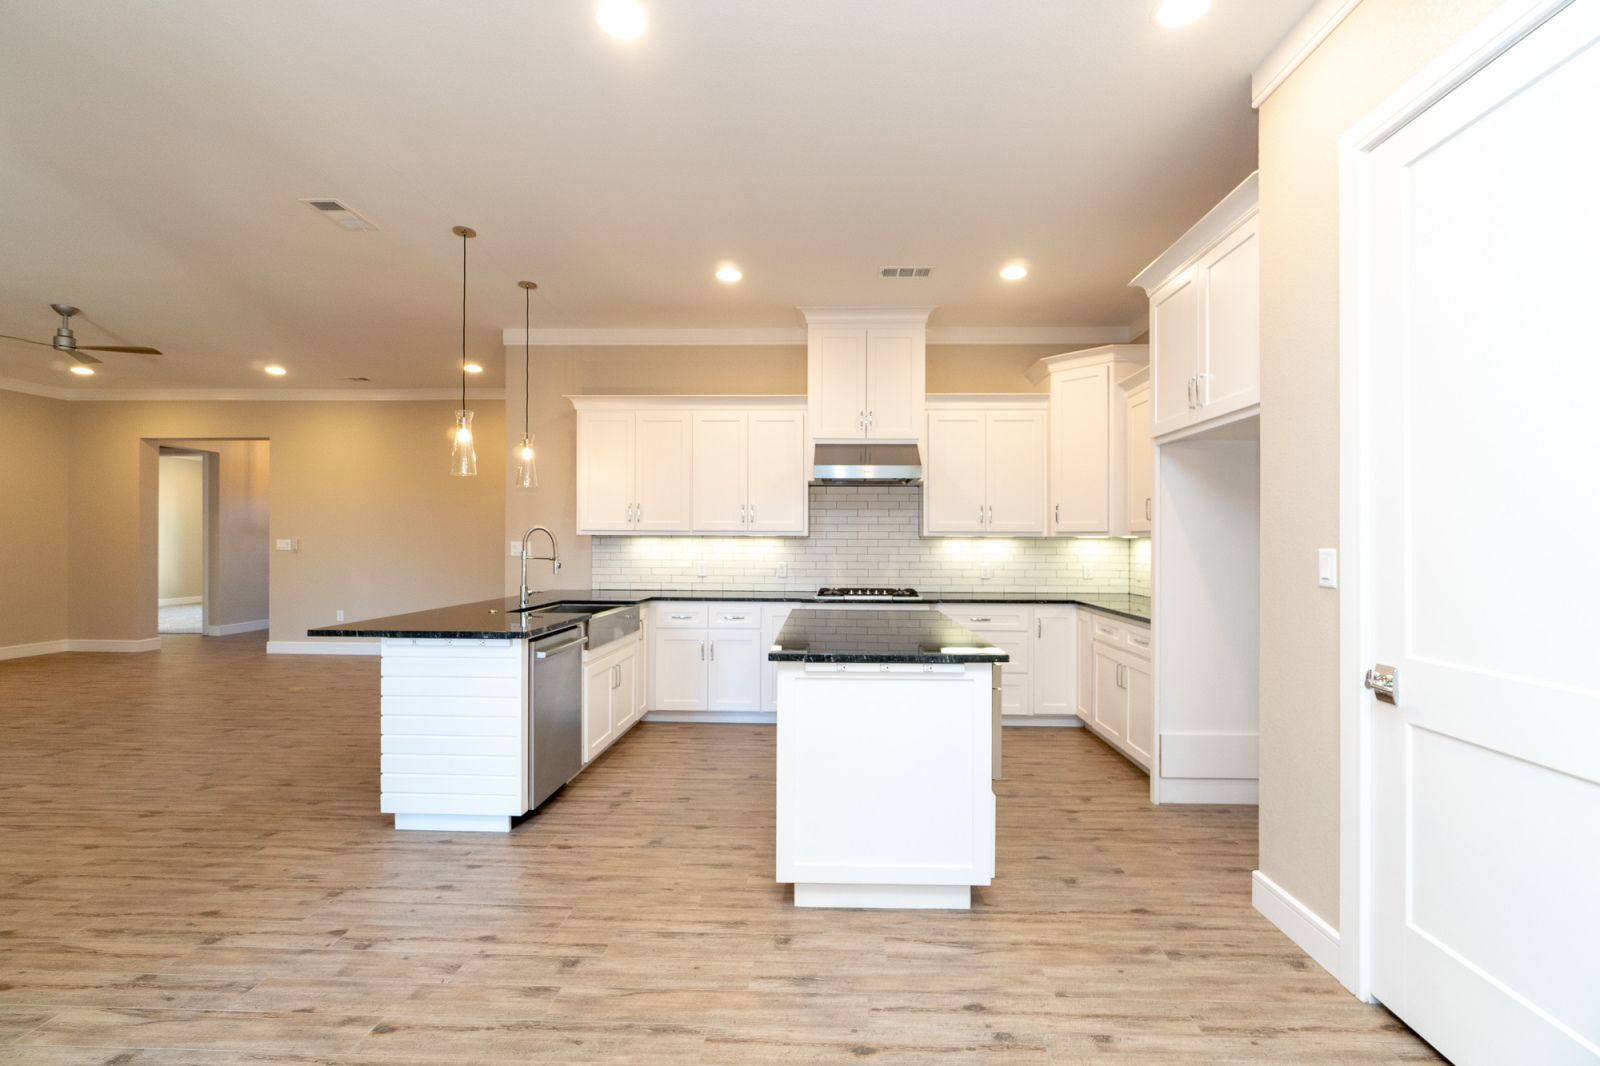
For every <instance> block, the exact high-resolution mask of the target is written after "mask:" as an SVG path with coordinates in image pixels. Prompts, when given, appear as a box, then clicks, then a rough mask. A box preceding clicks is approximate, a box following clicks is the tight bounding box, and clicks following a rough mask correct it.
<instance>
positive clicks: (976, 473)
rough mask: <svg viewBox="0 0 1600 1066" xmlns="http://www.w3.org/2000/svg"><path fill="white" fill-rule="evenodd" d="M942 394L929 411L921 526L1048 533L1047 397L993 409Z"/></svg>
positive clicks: (978, 400)
mask: <svg viewBox="0 0 1600 1066" xmlns="http://www.w3.org/2000/svg"><path fill="white" fill-rule="evenodd" d="M986 402H987V403H993V402H994V401H993V398H992V397H991V398H988V399H987V401H986V400H985V398H983V397H972V398H941V399H940V400H938V401H936V402H935V403H934V404H932V405H930V407H929V410H928V436H927V439H928V445H927V462H926V466H925V469H924V476H923V501H924V507H923V531H924V533H926V534H929V535H940V534H954V535H981V534H993V535H997V536H1038V535H1042V534H1043V533H1044V532H1045V514H1044V495H1045V443H1046V412H1045V410H1044V401H1043V400H1037V401H1036V400H1032V399H1029V400H1016V401H1009V402H1008V403H1007V404H1006V406H1002V407H989V406H985V403H986Z"/></svg>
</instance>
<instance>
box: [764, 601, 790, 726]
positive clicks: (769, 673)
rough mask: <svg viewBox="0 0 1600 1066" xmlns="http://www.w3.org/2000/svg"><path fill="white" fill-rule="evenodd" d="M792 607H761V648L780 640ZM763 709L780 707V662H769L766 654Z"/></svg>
mask: <svg viewBox="0 0 1600 1066" xmlns="http://www.w3.org/2000/svg"><path fill="white" fill-rule="evenodd" d="M793 609H794V608H792V607H763V608H762V609H761V648H762V649H763V651H764V650H765V649H768V648H771V647H772V645H773V644H775V643H776V642H777V640H778V632H779V631H780V630H781V629H783V623H784V622H786V621H788V620H789V612H790V611H791V610H793ZM761 709H762V710H763V711H776V710H777V709H778V664H777V663H774V662H768V661H767V657H766V655H765V654H762V655H761Z"/></svg>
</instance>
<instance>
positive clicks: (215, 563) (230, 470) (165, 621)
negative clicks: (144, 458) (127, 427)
mask: <svg viewBox="0 0 1600 1066" xmlns="http://www.w3.org/2000/svg"><path fill="white" fill-rule="evenodd" d="M146 443H147V444H148V445H153V446H154V448H155V451H156V453H157V455H156V467H157V476H156V479H155V481H156V486H155V487H156V497H157V498H156V500H155V501H154V502H155V504H156V507H155V511H156V524H157V530H156V532H157V536H156V538H155V542H156V552H155V554H156V558H155V559H154V560H149V561H148V562H147V563H146V565H151V564H152V563H153V564H154V565H153V566H152V569H153V570H154V571H155V574H154V577H155V584H156V597H155V600H156V604H155V608H156V631H157V632H158V633H161V634H163V635H166V634H190V635H197V636H207V637H222V636H232V635H234V634H237V633H249V632H254V631H257V630H264V629H266V628H267V626H268V620H269V611H268V566H269V561H270V558H271V555H270V550H269V549H270V547H271V545H270V542H269V540H268V517H269V507H268V497H267V488H268V478H269V458H270V452H269V444H268V442H267V441H265V440H221V439H206V440H195V439H170V438H169V439H162V440H150V441H147V442H146ZM147 484H148V483H147ZM147 559H148V557H147Z"/></svg>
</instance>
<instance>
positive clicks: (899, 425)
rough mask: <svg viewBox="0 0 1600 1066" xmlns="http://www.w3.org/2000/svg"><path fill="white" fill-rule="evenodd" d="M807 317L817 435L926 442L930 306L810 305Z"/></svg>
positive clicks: (811, 411)
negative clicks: (882, 308) (859, 307)
mask: <svg viewBox="0 0 1600 1066" xmlns="http://www.w3.org/2000/svg"><path fill="white" fill-rule="evenodd" d="M805 316H806V324H807V331H806V391H807V414H808V417H809V420H810V432H811V436H812V439H813V440H818V441H823V442H841V441H843V442H849V441H859V440H879V441H918V440H920V439H921V436H922V420H923V394H924V392H925V391H926V389H927V321H928V312H927V311H926V310H917V311H912V312H908V311H904V310H892V311H869V310H849V309H846V310H822V309H808V310H806V311H805Z"/></svg>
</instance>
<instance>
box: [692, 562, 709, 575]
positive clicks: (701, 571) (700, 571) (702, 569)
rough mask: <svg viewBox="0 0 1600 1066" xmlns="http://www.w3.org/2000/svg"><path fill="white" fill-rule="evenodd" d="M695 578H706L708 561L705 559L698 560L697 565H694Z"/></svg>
mask: <svg viewBox="0 0 1600 1066" xmlns="http://www.w3.org/2000/svg"><path fill="white" fill-rule="evenodd" d="M694 576H695V577H705V576H706V561H705V560H704V559H700V560H697V561H696V562H695V564H694Z"/></svg>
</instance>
